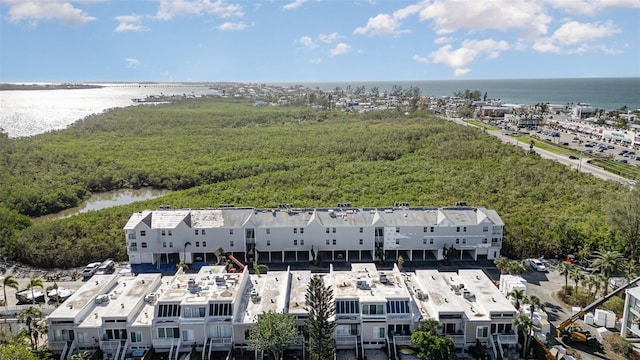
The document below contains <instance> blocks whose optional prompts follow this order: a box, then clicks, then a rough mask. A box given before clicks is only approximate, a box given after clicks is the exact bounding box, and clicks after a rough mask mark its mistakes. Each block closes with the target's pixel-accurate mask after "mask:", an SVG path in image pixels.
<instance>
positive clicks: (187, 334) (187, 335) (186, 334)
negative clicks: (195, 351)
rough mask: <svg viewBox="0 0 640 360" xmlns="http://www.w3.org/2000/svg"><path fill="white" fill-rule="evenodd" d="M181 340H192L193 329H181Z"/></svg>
mask: <svg viewBox="0 0 640 360" xmlns="http://www.w3.org/2000/svg"><path fill="white" fill-rule="evenodd" d="M182 341H194V338H193V330H182Z"/></svg>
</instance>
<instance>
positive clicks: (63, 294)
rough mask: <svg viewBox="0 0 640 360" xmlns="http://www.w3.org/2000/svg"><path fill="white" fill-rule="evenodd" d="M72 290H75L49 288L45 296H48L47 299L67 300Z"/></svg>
mask: <svg viewBox="0 0 640 360" xmlns="http://www.w3.org/2000/svg"><path fill="white" fill-rule="evenodd" d="M74 292H76V291H75V290H71V289H65V288H63V287H59V288H57V289H52V290H49V291H48V292H47V296H48V297H49V299H53V300H54V301H59V302H61V301H65V300H67V299H68V298H69V296H71V295H73V293H74Z"/></svg>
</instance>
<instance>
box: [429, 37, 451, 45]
mask: <svg viewBox="0 0 640 360" xmlns="http://www.w3.org/2000/svg"><path fill="white" fill-rule="evenodd" d="M452 41H453V39H452V38H450V37H446V36H441V37H439V38H437V39H435V40H433V42H434V43H436V44H448V43H450V42H452Z"/></svg>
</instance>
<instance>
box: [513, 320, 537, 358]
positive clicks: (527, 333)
mask: <svg viewBox="0 0 640 360" xmlns="http://www.w3.org/2000/svg"><path fill="white" fill-rule="evenodd" d="M513 325H514V326H515V327H516V329H518V331H519V332H521V333H522V334H523V335H524V339H523V343H522V357H523V358H525V359H526V358H527V354H528V351H527V350H528V347H529V338H530V337H531V328H532V327H533V322H532V321H531V319H529V316H527V315H526V314H520V315H518V317H517V318H515V319H514V320H513Z"/></svg>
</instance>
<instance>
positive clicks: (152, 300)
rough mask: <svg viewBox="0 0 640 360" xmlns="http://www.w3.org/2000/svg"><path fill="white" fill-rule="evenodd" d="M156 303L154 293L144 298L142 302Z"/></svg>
mask: <svg viewBox="0 0 640 360" xmlns="http://www.w3.org/2000/svg"><path fill="white" fill-rule="evenodd" d="M155 301H156V293H150V294H148V295H146V296H145V297H144V302H146V303H149V304H153V303H154V302H155Z"/></svg>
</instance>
